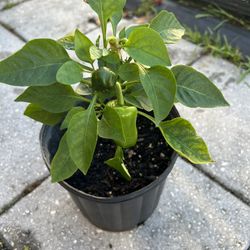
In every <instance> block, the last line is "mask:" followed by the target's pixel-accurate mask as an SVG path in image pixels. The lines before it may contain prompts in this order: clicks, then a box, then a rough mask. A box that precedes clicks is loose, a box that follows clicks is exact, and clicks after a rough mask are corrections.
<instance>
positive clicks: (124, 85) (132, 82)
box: [122, 81, 140, 87]
mask: <svg viewBox="0 0 250 250" xmlns="http://www.w3.org/2000/svg"><path fill="white" fill-rule="evenodd" d="M137 83H140V82H139V81H130V82H125V83H123V84H122V87H130V86H131V85H132V86H133V85H134V84H137Z"/></svg>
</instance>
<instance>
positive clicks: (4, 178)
mask: <svg viewBox="0 0 250 250" xmlns="http://www.w3.org/2000/svg"><path fill="white" fill-rule="evenodd" d="M22 46H23V42H22V41H21V40H19V39H18V38H17V37H16V36H14V35H13V34H11V33H10V32H9V31H7V30H6V29H4V28H3V27H1V26H0V59H3V58H4V57H6V56H9V55H10V54H11V53H13V52H15V51H16V50H18V49H19V48H20V47H22ZM21 91H22V89H21V88H13V87H10V86H7V85H3V84H0V107H1V108H0V114H1V116H0V152H1V153H0V169H1V172H0V210H1V208H3V206H5V205H7V204H8V203H10V202H11V201H12V200H13V199H14V198H15V197H16V196H18V195H19V194H20V193H21V192H22V191H23V189H24V188H25V187H27V186H28V185H30V184H32V183H34V182H36V181H37V180H39V179H41V178H43V177H44V176H45V175H47V171H46V169H45V168H44V166H43V163H42V160H41V157H40V150H39V142H38V135H39V129H40V125H39V124H37V123H34V122H32V121H31V120H29V119H28V118H25V117H24V116H23V110H24V108H25V106H26V105H25V104H20V103H15V102H14V99H15V98H16V97H17V95H18V94H20V93H21Z"/></svg>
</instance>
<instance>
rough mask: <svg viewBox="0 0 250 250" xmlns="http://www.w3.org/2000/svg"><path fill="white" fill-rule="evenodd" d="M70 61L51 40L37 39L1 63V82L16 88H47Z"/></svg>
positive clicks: (63, 50) (60, 47)
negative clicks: (58, 71)
mask: <svg viewBox="0 0 250 250" xmlns="http://www.w3.org/2000/svg"><path fill="white" fill-rule="evenodd" d="M68 60H69V56H68V54H67V52H66V50H65V49H64V48H63V47H62V46H61V45H60V44H59V43H57V42H56V41H54V40H51V39H35V40H32V41H30V42H28V43H27V44H26V45H25V46H24V47H23V48H22V49H21V50H19V51H18V52H16V53H15V54H13V55H12V56H10V57H8V58H6V59H5V60H3V61H1V62H0V82H3V83H6V84H9V85H14V86H46V85H51V84H53V83H55V82H56V72H57V70H58V69H59V68H60V67H61V66H62V65H63V64H64V63H65V62H66V61H68Z"/></svg>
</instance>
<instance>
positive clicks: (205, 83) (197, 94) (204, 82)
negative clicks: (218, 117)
mask: <svg viewBox="0 0 250 250" xmlns="http://www.w3.org/2000/svg"><path fill="white" fill-rule="evenodd" d="M172 71H173V73H174V75H175V78H176V80H177V95H176V98H177V100H178V101H179V102H180V103H182V104H184V105H186V106H187V107H190V108H196V107H201V108H214V107H218V106H228V105H229V104H228V102H227V101H226V100H225V98H224V97H223V95H222V93H221V92H220V90H219V89H218V88H217V87H216V86H215V85H214V84H213V83H212V82H211V81H210V80H209V79H208V78H207V77H206V76H204V75H203V74H202V73H200V72H198V71H196V70H195V69H193V68H192V67H189V66H185V65H178V66H175V67H173V68H172Z"/></svg>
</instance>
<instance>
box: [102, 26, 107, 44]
mask: <svg viewBox="0 0 250 250" xmlns="http://www.w3.org/2000/svg"><path fill="white" fill-rule="evenodd" d="M106 36H107V26H105V24H104V23H102V39H103V46H104V48H107V38H106Z"/></svg>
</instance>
